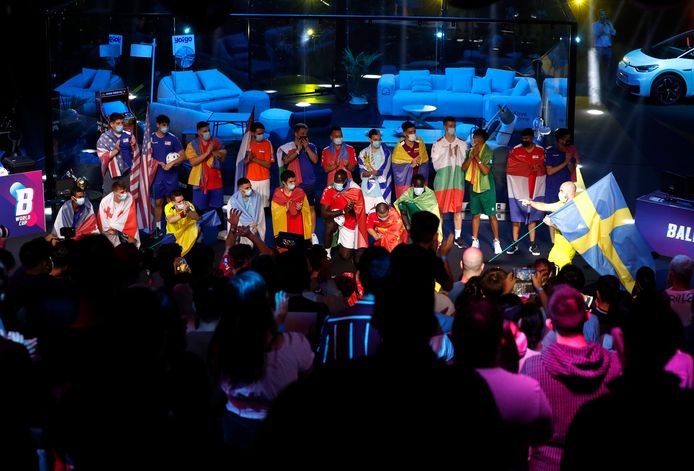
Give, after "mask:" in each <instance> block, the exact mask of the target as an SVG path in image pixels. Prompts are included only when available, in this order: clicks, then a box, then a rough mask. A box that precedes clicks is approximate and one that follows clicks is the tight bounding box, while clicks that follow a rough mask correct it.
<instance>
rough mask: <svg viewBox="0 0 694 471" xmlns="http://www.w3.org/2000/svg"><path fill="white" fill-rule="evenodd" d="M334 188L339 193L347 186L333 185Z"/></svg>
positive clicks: (342, 184) (341, 184)
mask: <svg viewBox="0 0 694 471" xmlns="http://www.w3.org/2000/svg"><path fill="white" fill-rule="evenodd" d="M333 186H334V187H335V189H336V190H337V191H342V190H344V189H345V184H344V183H333Z"/></svg>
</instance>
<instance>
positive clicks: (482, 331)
mask: <svg viewBox="0 0 694 471" xmlns="http://www.w3.org/2000/svg"><path fill="white" fill-rule="evenodd" d="M503 324H504V318H503V315H502V314H501V311H500V310H499V308H498V307H497V306H495V305H494V304H493V303H492V302H491V301H489V300H487V299H482V300H480V301H477V302H473V303H470V304H468V306H467V307H466V308H465V309H464V310H463V311H462V312H458V313H457V314H456V318H455V321H454V323H453V344H454V346H455V350H456V364H459V365H463V366H467V367H470V368H474V369H475V370H476V371H477V372H478V373H479V374H480V375H482V377H483V378H484V379H485V381H486V382H487V384H488V385H489V388H490V389H491V391H492V394H493V395H494V399H495V401H496V405H497V407H498V408H499V413H500V414H501V418H502V419H503V420H504V422H505V424H506V425H507V427H508V429H509V432H510V433H509V435H508V437H509V439H510V440H511V441H512V443H511V444H510V445H511V446H512V447H513V458H514V466H513V467H514V468H515V469H525V468H526V467H527V463H528V447H529V446H530V445H534V446H537V445H541V444H542V443H544V442H546V441H547V440H549V439H550V438H551V437H552V410H551V409H550V406H549V402H548V401H547V397H545V393H544V392H542V388H541V387H540V385H539V384H538V382H537V381H536V380H535V379H533V378H530V377H528V376H524V375H519V374H518V373H516V372H509V371H507V370H506V369H504V368H502V367H501V366H500V357H501V356H502V353H501V350H502V342H503V341H504V340H505V341H506V343H510V344H511V347H512V348H515V343H514V341H513V335H512V334H511V332H510V331H508V332H507V335H506V338H505V339H504V338H503V331H504V328H503ZM517 358H518V357H517V354H516V365H517ZM516 371H518V369H517V366H516Z"/></svg>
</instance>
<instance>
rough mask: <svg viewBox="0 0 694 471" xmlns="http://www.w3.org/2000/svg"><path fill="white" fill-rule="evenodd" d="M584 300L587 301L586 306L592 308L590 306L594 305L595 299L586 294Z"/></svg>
mask: <svg viewBox="0 0 694 471" xmlns="http://www.w3.org/2000/svg"><path fill="white" fill-rule="evenodd" d="M583 299H585V300H586V306H587V307H588V308H590V306H592V305H593V297H592V296H588V295H587V294H584V295H583Z"/></svg>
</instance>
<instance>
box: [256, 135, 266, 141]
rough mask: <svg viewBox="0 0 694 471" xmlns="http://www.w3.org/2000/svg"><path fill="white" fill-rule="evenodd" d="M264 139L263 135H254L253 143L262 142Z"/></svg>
mask: <svg viewBox="0 0 694 471" xmlns="http://www.w3.org/2000/svg"><path fill="white" fill-rule="evenodd" d="M264 139H265V135H263V134H256V135H255V142H263V140H264Z"/></svg>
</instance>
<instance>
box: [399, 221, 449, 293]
mask: <svg viewBox="0 0 694 471" xmlns="http://www.w3.org/2000/svg"><path fill="white" fill-rule="evenodd" d="M439 225H440V221H439V218H438V216H436V215H435V214H433V213H430V212H429V211H419V212H417V213H414V215H413V216H412V221H411V226H410V238H411V239H412V243H413V244H415V245H418V246H420V247H422V248H424V249H427V251H428V252H429V254H430V255H429V258H430V260H429V261H428V265H431V266H432V268H433V270H434V278H435V279H436V282H437V283H438V284H440V285H441V288H442V289H443V290H444V291H450V290H451V288H453V275H452V274H451V269H450V267H449V266H448V260H447V259H446V257H447V256H448V253H449V251H450V250H451V247H452V246H453V236H452V235H450V236H449V239H450V240H446V241H442V240H439V234H438V230H439ZM439 244H441V258H440V257H437V256H436V251H437V250H438V249H439Z"/></svg>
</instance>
